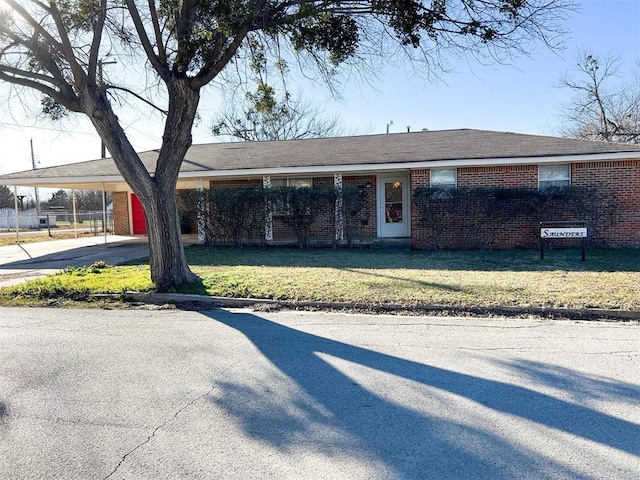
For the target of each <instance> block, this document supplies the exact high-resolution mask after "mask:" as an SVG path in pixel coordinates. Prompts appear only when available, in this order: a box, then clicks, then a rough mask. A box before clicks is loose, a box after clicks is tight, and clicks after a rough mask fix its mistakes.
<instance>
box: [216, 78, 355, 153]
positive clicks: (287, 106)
mask: <svg viewBox="0 0 640 480" xmlns="http://www.w3.org/2000/svg"><path fill="white" fill-rule="evenodd" d="M226 105H227V107H226V108H225V109H224V111H223V112H222V113H221V114H220V115H219V116H218V118H216V119H215V120H214V124H213V127H212V132H213V134H214V135H228V136H231V137H233V138H235V139H239V140H244V141H247V142H251V141H254V142H255V141H262V140H297V139H301V138H320V137H335V136H338V135H340V134H342V133H343V132H344V131H345V128H344V127H343V126H342V124H341V122H340V119H339V118H338V117H337V116H325V115H324V114H323V112H322V110H321V109H319V108H318V107H316V106H314V105H313V104H311V103H310V102H308V101H306V100H302V99H300V98H294V97H292V96H291V94H290V93H289V92H286V91H285V93H284V95H283V96H282V98H281V99H278V98H276V92H275V90H274V88H273V87H271V86H269V85H267V84H265V83H260V84H258V87H257V88H256V91H255V92H246V93H245V95H244V99H243V100H242V101H240V102H234V101H230V102H227V103H226Z"/></svg>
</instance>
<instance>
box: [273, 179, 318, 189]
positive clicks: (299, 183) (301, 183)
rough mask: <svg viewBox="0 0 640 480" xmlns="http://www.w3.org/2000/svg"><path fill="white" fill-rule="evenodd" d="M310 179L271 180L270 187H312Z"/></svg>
mask: <svg viewBox="0 0 640 480" xmlns="http://www.w3.org/2000/svg"><path fill="white" fill-rule="evenodd" d="M312 186H313V181H312V179H311V177H301V178H271V187H312Z"/></svg>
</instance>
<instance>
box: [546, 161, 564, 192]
mask: <svg viewBox="0 0 640 480" xmlns="http://www.w3.org/2000/svg"><path fill="white" fill-rule="evenodd" d="M569 167H570V165H569V164H568V163H566V164H563V165H538V187H539V188H540V190H543V189H545V188H550V187H568V186H569V185H570V184H571V176H570V168H569Z"/></svg>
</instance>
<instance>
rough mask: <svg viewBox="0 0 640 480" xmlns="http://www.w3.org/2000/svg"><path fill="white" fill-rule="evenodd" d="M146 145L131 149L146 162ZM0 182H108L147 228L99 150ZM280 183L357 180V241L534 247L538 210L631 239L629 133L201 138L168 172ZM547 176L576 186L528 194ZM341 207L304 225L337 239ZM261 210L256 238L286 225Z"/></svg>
mask: <svg viewBox="0 0 640 480" xmlns="http://www.w3.org/2000/svg"><path fill="white" fill-rule="evenodd" d="M157 155H158V152H157V151H148V152H143V153H141V158H142V160H143V161H144V163H145V165H146V166H147V168H148V170H149V171H150V172H153V170H154V165H155V160H156V158H157ZM0 184H4V185H17V186H38V187H49V188H69V189H92V190H105V191H111V192H113V193H112V194H113V216H114V230H115V233H116V234H136V235H137V234H144V233H145V232H146V227H145V222H144V213H143V212H142V209H141V207H140V203H139V202H138V201H137V198H136V196H135V194H133V192H132V191H131V189H130V188H129V186H128V185H127V184H126V183H125V182H124V180H123V178H122V176H121V175H120V173H119V172H118V170H117V169H116V167H115V164H114V163H113V161H112V160H111V159H108V158H107V159H99V160H92V161H87V162H81V163H74V164H69V165H63V166H57V167H49V168H42V169H37V170H33V171H26V172H19V173H12V174H8V175H3V176H0ZM283 185H287V186H319V185H324V186H336V187H338V188H345V187H347V186H352V187H358V188H359V189H360V191H361V192H362V199H363V200H364V201H363V202H361V208H360V216H359V220H358V221H359V222H361V223H360V225H359V231H358V237H359V239H358V241H359V242H361V243H364V244H367V243H369V244H372V243H375V242H376V241H381V240H384V239H403V240H404V241H405V242H407V243H408V244H410V245H411V246H412V247H413V248H431V247H436V248H466V247H474V248H475V247H481V248H482V247H489V248H514V247H526V248H533V247H535V246H537V245H539V241H540V238H539V222H540V221H560V220H562V221H565V220H567V221H568V220H576V221H585V222H586V223H587V224H588V227H589V228H591V229H593V232H594V233H595V231H596V230H597V232H598V240H599V242H600V243H601V244H602V245H604V246H609V247H639V246H640V146H635V145H626V144H616V143H605V142H594V141H587V140H577V139H569V138H555V137H547V136H538V135H524V134H517V133H507V132H493V131H485V130H471V129H459V130H443V131H421V132H412V133H395V134H381V135H363V136H351V137H337V138H322V139H306V140H286V141H274V142H232V143H212V144H206V145H194V146H192V147H191V148H190V149H189V151H188V153H187V155H186V157H185V159H184V162H183V165H182V168H181V171H180V175H179V180H178V189H179V190H187V189H192V190H206V189H218V188H230V187H256V188H272V187H274V186H283ZM549 186H553V187H570V188H571V189H574V190H575V191H580V192H581V193H580V195H581V196H579V197H576V196H573V197H566V196H564V197H563V196H562V195H556V194H553V195H549V196H546V197H544V198H542V197H540V198H539V197H536V196H535V192H539V191H542V190H545V187H549ZM421 189H422V190H421ZM419 192H422V193H421V194H420V195H422V196H420V195H419ZM438 192H440V193H438ZM460 192H465V193H464V195H462V194H461V193H460ZM489 197H491V199H492V200H491V201H490V202H485V201H484V200H483V199H486V198H489ZM541 198H542V199H541ZM425 199H426V200H425ZM576 199H578V200H579V201H578V200H576ZM480 203H483V205H484V206H482V208H480V207H478V205H479V204H480ZM516 204H517V205H518V207H517V208H515V207H514V205H516ZM190 208H193V207H190ZM260 208H262V207H260ZM438 209H439V210H438ZM587 211H588V212H587ZM434 212H436V213H434ZM587 213H588V214H587ZM340 215H341V214H340ZM340 215H339V214H336V213H335V212H333V214H324V215H322V216H321V217H320V218H319V219H318V221H317V222H316V224H314V225H313V227H312V229H311V233H312V236H313V237H314V238H315V239H316V240H318V241H322V240H323V239H324V240H326V241H331V240H332V239H333V240H335V238H337V239H338V241H342V239H343V237H344V235H343V231H342V228H343V226H342V218H338V217H339V216H340ZM265 216H268V217H269V218H267V219H266V221H265V224H264V229H263V232H261V235H263V236H264V238H263V240H264V241H265V242H266V243H270V242H272V243H278V242H284V241H286V240H290V239H291V238H292V237H293V236H294V235H293V234H292V232H291V229H290V228H289V227H288V226H287V222H286V221H285V220H286V218H280V217H281V216H286V214H283V215H278V214H277V212H276V213H275V214H274V213H273V212H272V213H268V214H267V213H265ZM586 217H588V218H586ZM590 235H591V233H590Z"/></svg>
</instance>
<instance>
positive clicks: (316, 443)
mask: <svg viewBox="0 0 640 480" xmlns="http://www.w3.org/2000/svg"><path fill="white" fill-rule="evenodd" d="M203 313H204V314H206V315H208V316H210V317H211V318H212V319H214V320H216V321H218V322H221V323H223V324H225V325H228V326H230V327H232V328H234V329H236V330H237V331H238V332H240V333H242V334H243V335H244V336H245V337H246V338H247V339H248V340H250V341H251V342H252V343H253V345H255V347H256V348H257V349H258V350H259V351H260V353H261V354H262V355H264V356H265V358H266V359H267V360H268V361H269V362H270V363H271V364H272V365H273V366H274V367H275V368H277V369H278V371H279V373H281V374H282V375H283V376H284V378H285V379H286V380H287V381H289V382H293V383H294V387H293V388H289V389H288V391H287V393H286V394H282V391H281V390H280V389H279V388H278V387H277V386H276V387H274V384H273V382H271V381H270V382H264V383H262V384H258V386H256V385H255V384H254V385H250V384H243V383H239V382H236V383H234V382H232V381H226V382H222V383H218V384H217V385H216V389H215V391H214V398H212V402H214V403H216V404H217V405H218V406H220V407H221V408H223V409H225V410H226V411H227V412H228V413H229V414H230V415H231V416H233V417H234V418H237V419H238V421H239V422H240V424H241V426H242V427H243V429H244V431H245V432H246V434H247V435H248V436H250V437H251V438H253V439H257V440H258V441H260V442H265V443H267V444H269V445H271V446H273V447H274V448H277V449H279V450H281V451H285V452H286V451H290V450H292V449H294V448H296V447H300V448H303V449H311V450H314V451H318V452H320V453H321V454H324V455H326V456H327V457H329V458H331V457H334V458H342V459H345V458H346V459H350V460H355V461H357V462H361V463H365V464H367V465H370V466H372V468H375V469H377V471H378V472H385V475H384V476H385V478H386V477H389V478H468V477H470V476H472V477H473V478H494V479H500V478H522V477H529V476H531V475H532V474H533V473H534V472H535V477H536V478H541V479H544V478H586V476H585V475H583V474H581V473H580V472H577V471H574V470H573V469H572V468H571V467H570V466H569V465H570V464H569V463H567V464H564V463H562V464H561V463H559V462H558V461H556V460H554V459H553V458H549V456H548V455H547V454H544V453H542V452H538V451H536V450H535V443H533V444H532V445H534V448H531V447H527V446H525V444H523V443H521V442H520V441H510V437H509V435H508V432H509V429H510V428H511V429H522V428H527V423H528V422H531V423H534V424H536V425H537V427H545V428H550V429H553V430H555V431H557V432H561V433H563V434H569V435H570V436H573V437H576V438H577V439H581V440H586V441H588V442H594V443H597V444H600V445H603V446H606V447H609V448H612V449H617V450H619V451H621V452H626V453H628V454H631V455H635V456H638V455H640V425H638V424H636V423H631V422H628V421H625V420H622V419H619V418H615V417H612V416H610V415H607V414H605V413H602V412H599V411H596V410H593V409H591V408H588V407H585V406H581V405H578V404H576V403H573V402H570V401H565V400H562V399H560V398H556V397H552V396H550V395H546V394H544V393H541V392H537V391H535V390H533V389H529V388H526V387H522V386H517V385H513V384H508V383H503V382H499V381H494V380H489V379H486V378H482V377H477V376H472V375H467V374H462V373H458V372H455V371H451V370H446V369H443V368H438V367H433V366H430V365H425V364H421V363H418V362H415V361H411V360H406V359H404V358H400V357H394V356H391V355H387V354H384V353H380V352H376V351H374V350H370V349H367V348H362V347H358V346H354V345H351V344H347V343H342V342H339V341H335V340H331V339H329V338H324V337H321V336H317V335H313V334H308V333H305V332H302V331H299V330H296V329H294V328H290V327H287V326H285V325H281V324H278V323H274V322H271V321H269V320H266V319H264V318H261V317H259V316H257V315H253V314H249V313H244V312H243V313H232V312H227V311H220V310H216V311H212V312H208V313H207V312H203ZM329 361H331V363H334V362H335V361H337V362H338V363H340V362H342V363H341V365H343V366H342V367H341V368H340V369H338V368H336V367H335V366H333V365H332V364H330V363H329ZM344 362H349V364H346V366H344V365H345V364H344ZM350 365H351V366H350ZM354 366H355V367H354ZM363 367H364V368H366V369H370V370H372V371H374V372H375V374H374V375H377V374H380V373H384V374H387V375H389V376H395V377H398V378H401V379H404V380H408V381H410V382H415V384H416V387H415V394H413V396H412V397H411V398H412V400H411V402H406V401H402V402H399V401H396V400H394V398H395V395H394V393H395V392H392V391H385V389H384V385H376V387H373V388H365V387H363V386H361V385H360V384H359V383H358V381H357V379H358V378H359V377H358V375H359V374H358V373H357V372H358V371H362V368H363ZM519 367H520V368H523V369H525V370H527V369H528V368H530V367H532V368H534V370H538V373H536V372H532V375H538V376H539V375H540V372H539V371H540V370H542V371H544V368H543V365H542V364H540V365H537V366H536V365H526V364H522V365H520V366H519ZM354 368H355V370H354ZM343 372H345V373H343ZM566 373H567V372H555V374H556V375H559V376H561V377H564V376H565V375H566ZM571 375H580V374H578V373H577V372H571ZM276 377H278V376H277V375H276ZM583 379H584V380H585V383H586V384H589V382H591V381H592V379H589V378H588V377H584V376H583ZM547 380H548V381H553V377H548V378H547ZM594 381H597V380H594ZM613 383H614V385H609V387H611V386H613V387H616V385H615V382H613ZM559 386H560V387H561V388H568V389H570V388H572V386H571V384H561V385H559ZM628 388H631V391H630V390H628ZM633 388H634V387H629V386H626V385H621V386H620V385H619V386H618V388H614V391H616V390H617V391H618V393H622V394H623V395H625V396H626V395H635V394H637V392H633V391H632V390H633ZM450 394H453V397H452V396H451V395H450ZM443 396H444V397H443ZM461 400H462V401H469V400H470V401H472V402H474V404H476V405H478V407H477V408H478V413H477V415H480V416H481V415H482V411H483V410H484V409H491V410H492V411H494V412H498V413H502V414H504V416H503V418H504V421H505V422H506V424H505V425H491V426H490V427H488V428H485V427H484V423H483V422H482V421H481V420H478V421H476V423H477V424H479V425H482V426H477V425H470V424H469V423H465V421H464V420H462V419H460V420H458V417H456V415H455V411H456V410H455V408H465V407H464V406H461V405H460V403H459V402H460V401H461ZM442 402H447V403H449V402H451V405H449V406H448V407H447V408H454V410H452V411H451V413H452V414H451V415H445V416H441V415H442V411H443V405H442ZM430 405H439V410H438V415H439V416H436V415H431V414H430V413H429V412H430ZM466 408H468V407H466ZM464 417H466V418H467V419H468V418H474V414H473V412H471V413H470V414H469V415H466V414H465V415H464ZM513 419H519V420H520V421H524V422H525V423H524V424H523V425H521V426H514V425H513V421H514V420H513ZM467 422H468V420H467ZM472 423H473V422H472ZM492 427H495V428H492ZM505 427H506V430H505V429H504V428H505ZM538 430H539V429H538V428H535V429H532V432H535V431H538ZM498 432H502V433H498ZM505 432H506V433H505ZM532 435H535V433H532ZM545 438H546V437H545V435H541V436H540V440H541V441H544V439H545ZM576 448H577V447H576ZM575 453H576V451H575V450H572V449H571V448H569V445H567V452H566V455H572V454H575ZM560 458H562V457H560ZM612 462H614V460H612ZM618 467H620V468H621V470H617V471H618V473H619V474H621V475H624V474H625V472H623V470H624V468H625V467H624V466H619V465H617V464H616V465H615V466H614V467H612V468H618Z"/></svg>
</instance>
